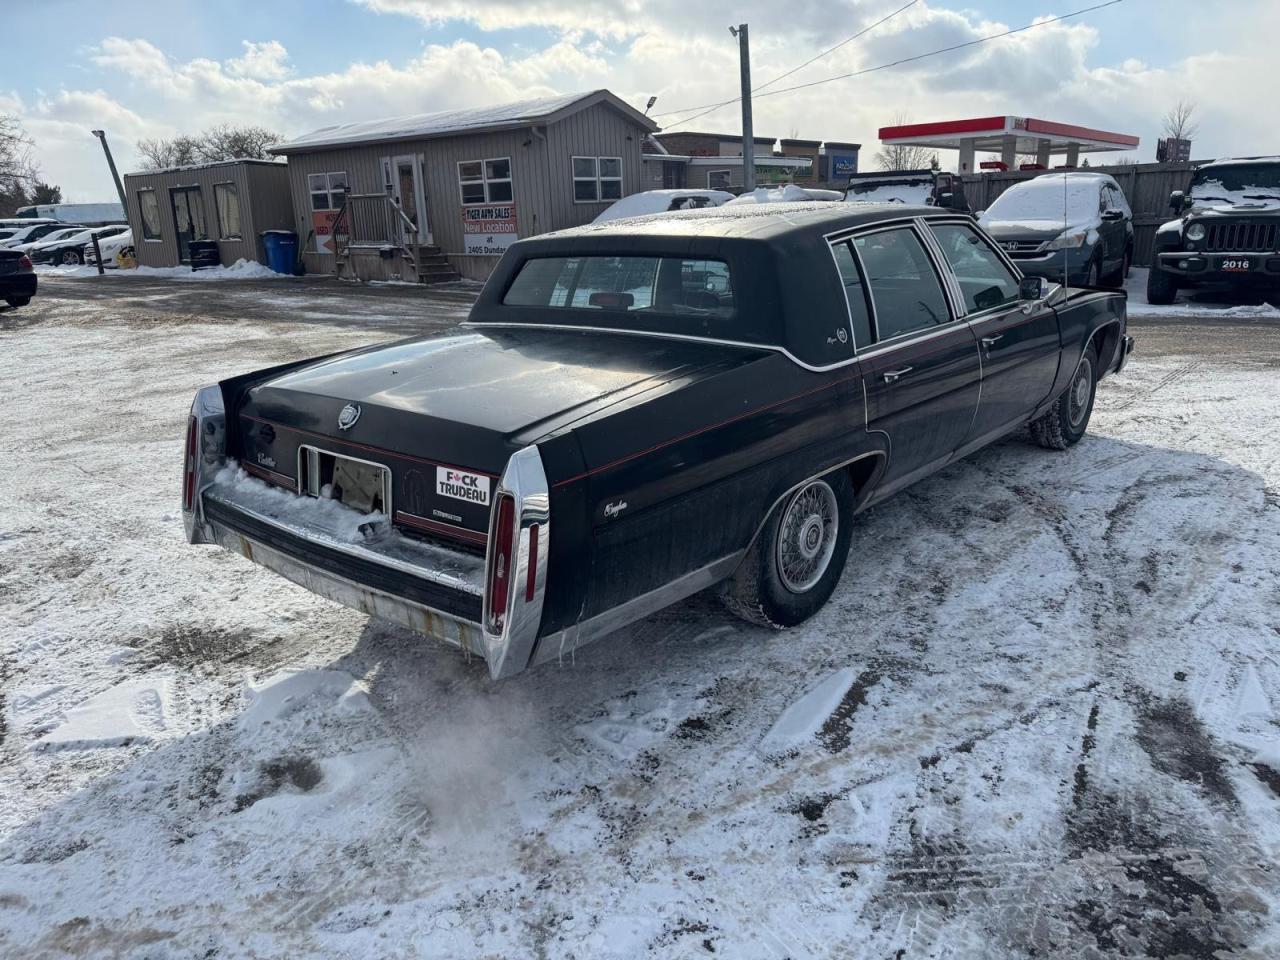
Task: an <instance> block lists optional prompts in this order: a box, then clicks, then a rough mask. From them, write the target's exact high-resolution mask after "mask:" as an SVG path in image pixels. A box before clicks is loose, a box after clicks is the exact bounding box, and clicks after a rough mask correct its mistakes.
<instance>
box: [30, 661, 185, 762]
mask: <svg viewBox="0 0 1280 960" xmlns="http://www.w3.org/2000/svg"><path fill="white" fill-rule="evenodd" d="M170 687H171V678H170V677H169V676H168V675H161V676H154V677H141V678H139V679H136V680H126V681H124V682H123V683H119V684H117V685H116V686H114V687H111V688H110V689H108V690H104V691H103V692H102V693H100V694H98V695H97V696H94V697H90V698H89V699H88V700H86V701H84V702H83V703H81V704H80V705H79V706H78V707H73V708H71V709H70V710H68V711H67V714H66V721H65V722H64V723H62V724H60V725H58V726H57V727H55V728H54V729H53V731H52V732H50V733H47V734H45V736H43V737H41V738H40V739H39V740H37V741H36V746H37V747H44V748H49V747H54V748H73V749H85V750H87V749H92V748H94V747H117V746H122V745H124V744H130V743H145V742H148V741H151V740H155V739H158V738H159V737H161V736H162V735H163V734H164V732H165V730H166V726H167V724H166V719H167V716H168V714H169V713H170V700H171V697H170Z"/></svg>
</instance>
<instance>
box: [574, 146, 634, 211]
mask: <svg viewBox="0 0 1280 960" xmlns="http://www.w3.org/2000/svg"><path fill="white" fill-rule="evenodd" d="M571 162H572V164H573V202H574V203H600V202H601V201H605V200H621V199H622V158H621V157H573V158H572V160H571Z"/></svg>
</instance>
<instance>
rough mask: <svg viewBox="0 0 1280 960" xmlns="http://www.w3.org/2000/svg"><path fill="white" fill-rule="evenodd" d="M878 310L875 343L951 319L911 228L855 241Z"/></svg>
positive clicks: (893, 230) (937, 282)
mask: <svg viewBox="0 0 1280 960" xmlns="http://www.w3.org/2000/svg"><path fill="white" fill-rule="evenodd" d="M853 245H854V248H855V249H856V250H857V252H858V257H859V259H860V260H861V261H862V266H863V268H864V269H865V270H866V272H867V285H868V287H870V289H871V299H872V302H873V303H874V304H875V308H876V339H877V340H879V341H884V340H892V339H893V338H894V337H900V336H902V335H903V334H906V333H914V332H915V331H918V330H927V329H928V328H929V327H936V326H939V325H941V324H944V323H947V322H948V321H949V320H950V319H951V315H950V311H949V310H948V309H947V298H946V295H945V294H943V292H942V283H941V281H940V280H939V279H938V274H937V271H935V270H934V268H933V263H932V262H931V261H930V260H929V255H928V254H927V253H925V249H924V245H923V244H922V243H921V242H920V238H919V237H917V236H916V234H915V231H914V230H912V229H911V228H910V227H897V228H894V229H892V230H881V231H878V232H876V233H871V234H865V235H863V236H860V237H855V238H854V240H853Z"/></svg>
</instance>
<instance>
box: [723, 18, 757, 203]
mask: <svg viewBox="0 0 1280 960" xmlns="http://www.w3.org/2000/svg"><path fill="white" fill-rule="evenodd" d="M729 32H730V33H731V34H733V35H734V36H735V37H737V38H738V66H739V67H740V68H741V70H742V190H743V192H744V193H750V192H751V191H752V190H754V189H755V188H756V139H755V133H754V131H753V130H752V129H751V43H750V41H749V40H748V39H747V25H746V24H745V23H740V24H738V26H737V28H736V29H735V28H734V27H730V28H729Z"/></svg>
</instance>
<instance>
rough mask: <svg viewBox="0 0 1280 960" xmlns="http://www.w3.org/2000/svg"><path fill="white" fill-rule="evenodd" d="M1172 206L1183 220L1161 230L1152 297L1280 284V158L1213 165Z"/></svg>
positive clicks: (1150, 277)
mask: <svg viewBox="0 0 1280 960" xmlns="http://www.w3.org/2000/svg"><path fill="white" fill-rule="evenodd" d="M1169 205H1170V206H1171V207H1172V208H1173V211H1174V213H1176V214H1177V215H1178V219H1177V220H1170V221H1169V222H1168V223H1166V224H1164V225H1163V226H1161V227H1160V229H1159V230H1157V231H1156V237H1155V252H1154V253H1153V254H1152V257H1151V272H1150V273H1149V274H1147V302H1148V303H1158V304H1165V303H1172V302H1173V298H1174V297H1175V296H1177V294H1178V291H1179V290H1180V289H1186V288H1188V287H1197V286H1200V285H1202V284H1204V285H1208V284H1215V285H1222V284H1229V285H1232V286H1237V287H1240V286H1245V285H1249V286H1271V287H1275V288H1277V289H1280V157H1250V158H1244V159H1238V160H1218V161H1216V162H1214V163H1206V164H1205V165H1204V166H1201V167H1197V168H1196V171H1195V173H1194V174H1192V176H1191V187H1190V188H1189V189H1188V190H1187V192H1186V193H1185V194H1184V193H1183V192H1182V191H1181V190H1175V191H1174V192H1173V193H1172V194H1170V195H1169Z"/></svg>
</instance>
